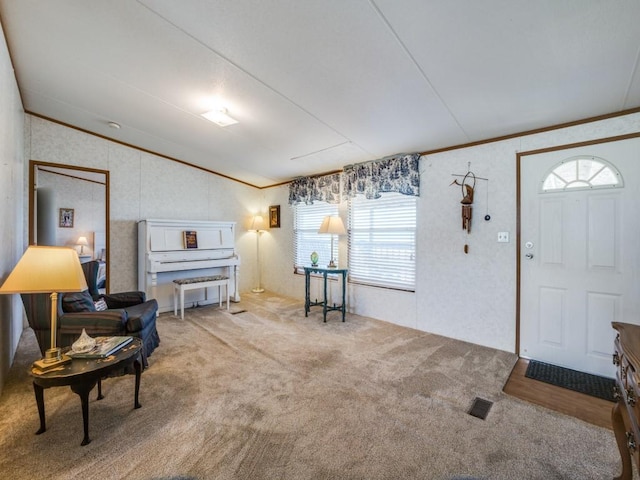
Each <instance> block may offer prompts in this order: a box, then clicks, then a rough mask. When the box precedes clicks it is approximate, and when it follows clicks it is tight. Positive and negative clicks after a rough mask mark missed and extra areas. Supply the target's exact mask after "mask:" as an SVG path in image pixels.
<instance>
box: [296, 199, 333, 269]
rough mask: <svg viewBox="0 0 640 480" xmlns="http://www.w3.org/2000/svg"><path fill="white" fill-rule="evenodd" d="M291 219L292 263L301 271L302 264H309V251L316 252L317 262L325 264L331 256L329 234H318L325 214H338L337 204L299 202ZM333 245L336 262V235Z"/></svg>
mask: <svg viewBox="0 0 640 480" xmlns="http://www.w3.org/2000/svg"><path fill="white" fill-rule="evenodd" d="M294 209H295V213H294V219H293V235H294V240H293V250H294V259H293V262H294V263H293V264H294V266H295V269H296V271H298V272H300V273H302V267H303V266H304V265H310V264H311V258H310V257H311V253H312V252H317V253H318V257H319V260H318V264H319V265H326V264H328V263H329V261H330V260H331V258H332V255H331V235H323V234H318V229H319V228H320V225H321V224H322V220H324V217H326V216H327V215H338V205H334V204H330V203H325V202H317V201H316V202H314V203H313V204H312V205H306V204H304V203H299V204H297V205H296V206H295V207H294ZM333 243H334V245H333V250H334V251H333V258H334V259H335V261H336V263H338V242H337V237H336V239H335V240H334V242H333Z"/></svg>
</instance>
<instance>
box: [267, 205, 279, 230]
mask: <svg viewBox="0 0 640 480" xmlns="http://www.w3.org/2000/svg"><path fill="white" fill-rule="evenodd" d="M269 228H280V205H271V206H270V207H269Z"/></svg>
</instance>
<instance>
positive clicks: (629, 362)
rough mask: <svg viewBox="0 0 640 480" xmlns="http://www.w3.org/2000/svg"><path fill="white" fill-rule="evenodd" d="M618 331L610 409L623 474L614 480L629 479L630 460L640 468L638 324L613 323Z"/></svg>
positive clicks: (639, 331) (639, 341)
mask: <svg viewBox="0 0 640 480" xmlns="http://www.w3.org/2000/svg"><path fill="white" fill-rule="evenodd" d="M611 325H612V326H613V328H614V329H615V330H617V331H618V335H617V336H616V339H615V342H614V347H615V351H614V354H613V363H614V364H615V365H616V366H617V372H616V386H615V392H614V396H615V398H616V404H615V405H614V406H613V410H612V411H611V421H612V423H613V431H614V433H615V436H616V442H617V443H618V449H619V450H620V457H621V459H622V474H621V475H620V476H619V477H616V480H631V476H632V466H631V459H632V458H633V461H634V462H635V463H636V466H639V467H640V455H639V451H640V448H639V447H640V432H639V430H638V418H640V388H639V384H640V378H639V377H638V373H640V326H638V325H631V324H628V323H618V322H613V323H612V324H611Z"/></svg>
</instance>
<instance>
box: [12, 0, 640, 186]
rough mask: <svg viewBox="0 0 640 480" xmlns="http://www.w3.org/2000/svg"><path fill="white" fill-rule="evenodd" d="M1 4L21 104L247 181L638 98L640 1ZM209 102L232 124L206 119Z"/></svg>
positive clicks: (511, 128) (483, 134) (277, 178)
mask: <svg viewBox="0 0 640 480" xmlns="http://www.w3.org/2000/svg"><path fill="white" fill-rule="evenodd" d="M0 18H1V20H2V25H3V28H4V31H5V36H6V38H7V42H8V45H9V50H10V53H11V58H12V61H13V64H14V67H15V70H16V77H17V80H18V85H19V88H20V92H21V95H22V98H23V102H24V107H25V109H26V110H27V111H29V112H32V113H35V114H38V115H42V116H45V117H48V118H51V119H54V120H57V121H60V122H64V123H66V124H69V125H73V126H76V127H79V128H81V129H84V130H87V131H90V132H95V133H97V134H100V135H104V136H107V137H110V138H113V139H115V140H118V141H121V142H124V143H127V144H130V145H134V146H137V147H140V148H143V149H146V150H150V151H153V152H157V153H160V154H163V155H166V156H169V157H172V158H176V159H179V160H181V161H184V162H188V163H191V164H193V165H197V166H200V167H203V168H206V169H208V170H211V171H215V172H218V173H221V174H223V175H226V176H229V177H232V178H235V179H238V180H241V181H244V182H247V183H249V184H252V185H256V186H268V185H273V184H276V183H279V182H283V181H287V180H290V179H291V178H294V177H296V176H300V175H309V174H315V173H322V172H328V171H333V170H337V169H341V168H342V167H343V166H344V165H347V164H350V163H356V162H360V161H365V160H372V159H376V158H381V157H384V156H387V155H392V154H396V153H410V152H416V151H419V152H422V151H428V150H433V149H437V148H442V147H447V146H452V145H459V144H464V143H468V142H473V141H478V140H483V139H488V138H493V137H498V136H502V135H508V134H513V133H517V132H522V131H526V130H531V129H536V128H541V127H546V126H550V125H555V124H559V123H564V122H570V121H575V120H580V119H584V118H588V117H592V116H596V115H602V114H608V113H614V112H618V111H620V110H625V109H630V108H636V107H639V106H640V67H639V55H640V27H639V26H638V20H639V19H640V0H563V1H558V0H536V1H531V0H180V1H178V0H137V1H134V0H92V1H87V0H47V1H44V0H19V1H18V0H0ZM215 98H219V99H220V100H221V101H222V102H223V103H224V105H225V106H226V108H227V109H228V112H229V114H230V115H231V116H232V117H234V118H235V119H237V120H239V122H240V123H238V124H236V125H232V126H228V127H225V128H221V127H218V126H217V125H215V124H213V123H210V122H208V121H207V120H205V119H204V118H202V117H201V116H200V114H201V113H203V112H205V111H206V110H208V109H210V108H209V107H210V106H211V103H212V102H213V101H214V99H215ZM110 121H113V122H117V123H119V124H120V125H121V126H122V128H121V129H119V130H114V129H112V128H110V127H109V126H108V122H110Z"/></svg>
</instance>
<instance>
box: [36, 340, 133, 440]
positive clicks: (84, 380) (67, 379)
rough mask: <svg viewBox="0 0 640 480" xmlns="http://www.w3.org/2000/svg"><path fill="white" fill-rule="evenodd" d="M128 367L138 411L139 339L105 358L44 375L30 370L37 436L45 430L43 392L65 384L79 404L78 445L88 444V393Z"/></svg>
mask: <svg viewBox="0 0 640 480" xmlns="http://www.w3.org/2000/svg"><path fill="white" fill-rule="evenodd" d="M129 365H133V368H134V370H135V375H136V382H135V394H134V403H133V407H134V408H140V407H141V406H142V405H140V402H139V401H138V394H139V391H140V376H141V373H142V341H141V340H140V339H139V338H134V339H133V341H132V342H131V343H129V344H128V345H125V346H124V347H123V348H121V349H120V350H118V351H117V352H115V353H114V354H112V355H110V356H108V357H106V358H96V359H93V358H92V359H87V358H75V359H73V360H72V361H71V362H69V363H66V364H64V365H61V366H60V367H58V368H56V369H54V370H51V371H48V372H43V373H38V371H37V370H35V369H31V372H30V375H31V377H32V378H33V391H34V392H35V395H36V403H37V404H38V414H39V415H40V429H39V430H38V431H37V432H36V435H40V434H41V433H44V432H45V431H46V429H47V428H46V422H45V414H44V389H45V388H50V387H63V386H65V385H68V386H69V387H71V390H72V391H73V392H74V393H76V394H78V396H79V397H80V402H81V403H82V421H83V426H84V438H83V440H82V443H81V444H80V445H87V444H88V443H89V442H91V439H90V438H89V393H90V392H91V390H93V387H95V386H96V384H97V383H98V382H99V381H100V380H101V379H102V378H105V377H107V376H108V375H109V373H111V372H114V371H116V370H118V369H124V368H125V367H127V366H129ZM101 398H102V396H101V395H98V400H99V399H101Z"/></svg>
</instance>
